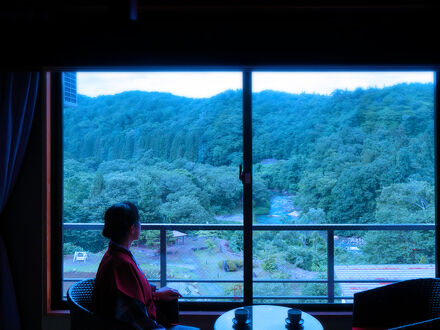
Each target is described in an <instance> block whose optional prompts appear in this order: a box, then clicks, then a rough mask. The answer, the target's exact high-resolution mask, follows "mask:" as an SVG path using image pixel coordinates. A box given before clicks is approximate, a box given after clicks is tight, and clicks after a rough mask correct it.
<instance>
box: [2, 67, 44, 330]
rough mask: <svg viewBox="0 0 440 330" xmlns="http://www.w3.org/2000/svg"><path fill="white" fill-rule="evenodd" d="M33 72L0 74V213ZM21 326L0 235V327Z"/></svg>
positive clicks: (24, 124) (31, 101)
mask: <svg viewBox="0 0 440 330" xmlns="http://www.w3.org/2000/svg"><path fill="white" fill-rule="evenodd" d="M38 79H39V74H38V73H35V72H19V73H12V72H7V73H0V214H1V213H2V212H3V209H4V207H5V205H6V202H7V200H8V197H9V195H10V193H11V191H12V188H13V186H14V183H15V181H16V179H17V176H18V173H19V171H20V167H21V163H22V161H23V157H24V153H25V150H26V146H27V142H28V139H29V135H30V131H31V127H32V120H33V118H34V111H35V104H36V100H37V92H38ZM3 329H8V330H15V329H20V319H19V314H18V309H17V303H16V298H15V292H14V287H13V281H12V276H11V271H10V268H9V262H8V257H7V253H6V249H5V245H4V242H3V239H2V236H1V235H0V330H3Z"/></svg>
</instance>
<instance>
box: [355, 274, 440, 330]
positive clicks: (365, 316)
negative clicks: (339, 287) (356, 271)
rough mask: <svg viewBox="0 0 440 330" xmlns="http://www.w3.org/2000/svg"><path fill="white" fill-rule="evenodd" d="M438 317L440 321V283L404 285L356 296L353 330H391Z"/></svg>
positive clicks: (427, 281)
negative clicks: (381, 329)
mask: <svg viewBox="0 0 440 330" xmlns="http://www.w3.org/2000/svg"><path fill="white" fill-rule="evenodd" d="M437 317H440V279H436V278H425V279H415V280H408V281H402V282H398V283H394V284H389V285H386V286H383V287H379V288H375V289H372V290H367V291H363V292H358V293H355V294H354V303H353V329H355V328H360V329H362V328H375V327H376V328H384V329H387V328H393V327H401V326H404V325H406V326H408V325H411V324H412V323H417V322H423V321H427V320H431V319H434V318H437ZM414 326H415V325H414ZM403 329H411V328H403ZM414 329H419V328H414Z"/></svg>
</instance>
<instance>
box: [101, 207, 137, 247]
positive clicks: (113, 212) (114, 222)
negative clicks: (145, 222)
mask: <svg viewBox="0 0 440 330" xmlns="http://www.w3.org/2000/svg"><path fill="white" fill-rule="evenodd" d="M137 222H139V211H138V208H137V207H136V205H134V204H133V203H130V202H122V203H116V204H113V205H112V206H110V207H109V208H108V209H107V210H106V211H105V214H104V229H103V230H102V235H103V236H104V237H107V238H109V239H111V240H112V241H114V242H116V243H121V242H122V241H123V240H124V239H125V237H126V236H127V234H128V231H129V229H130V226H131V225H133V224H135V223H137Z"/></svg>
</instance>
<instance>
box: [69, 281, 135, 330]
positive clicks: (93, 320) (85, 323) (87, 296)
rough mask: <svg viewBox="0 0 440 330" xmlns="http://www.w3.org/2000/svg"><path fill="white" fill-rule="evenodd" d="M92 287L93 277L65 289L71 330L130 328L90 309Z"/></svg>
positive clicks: (116, 329) (120, 329)
mask: <svg viewBox="0 0 440 330" xmlns="http://www.w3.org/2000/svg"><path fill="white" fill-rule="evenodd" d="M94 287H95V279H93V278H91V279H87V280H83V281H79V282H77V283H75V284H73V285H72V286H71V287H70V288H69V290H68V291H67V301H68V303H69V308H70V325H71V330H89V329H90V330H100V329H106V330H122V329H124V330H127V329H131V326H128V325H126V324H123V323H121V322H119V321H117V320H109V319H106V318H103V317H101V316H99V315H95V314H94V313H93V312H92V311H91V307H92V299H93V298H92V297H93V289H94Z"/></svg>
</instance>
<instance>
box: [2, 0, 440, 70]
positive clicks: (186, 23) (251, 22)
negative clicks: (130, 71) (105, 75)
mask: <svg viewBox="0 0 440 330" xmlns="http://www.w3.org/2000/svg"><path fill="white" fill-rule="evenodd" d="M100 2H101V3H103V2H104V1H97V0H94V1H90V5H88V6H86V5H85V3H87V2H84V3H83V4H82V6H81V2H78V3H79V4H80V5H78V6H76V7H75V6H73V5H72V6H70V7H69V6H65V7H61V6H59V7H48V8H46V10H44V9H41V8H40V10H39V11H36V10H34V11H33V12H32V11H31V13H33V15H29V14H28V15H24V14H23V13H21V14H17V13H16V11H15V12H14V11H11V13H12V14H11V15H9V16H6V18H9V19H3V20H1V22H0V26H2V27H3V28H1V29H0V31H1V32H0V33H2V34H3V36H2V40H4V41H5V42H4V44H6V45H8V46H9V47H8V48H7V49H8V51H7V52H4V53H3V56H5V57H6V59H4V60H3V61H2V63H1V65H3V66H7V67H14V66H15V67H19V68H23V67H31V68H32V67H41V66H46V67H53V66H55V67H67V68H69V67H72V66H73V67H95V68H96V67H98V68H105V67H114V66H123V67H126V68H130V67H139V66H144V67H151V66H163V65H168V66H173V65H177V66H182V65H193V66H207V65H214V66H241V67H243V66H250V67H252V66H256V65H269V66H282V65H306V66H310V65H360V66H364V65H407V64H418V65H430V64H435V63H437V64H438V63H439V62H440V57H439V52H438V50H437V48H438V47H437V42H436V40H437V38H436V36H437V35H438V32H439V25H438V24H437V21H438V14H439V8H438V7H439V5H438V4H435V3H434V4H430V3H429V1H423V0H419V1H390V0H384V1H380V2H379V1H360V0H356V1H312V0H309V1H290V2H291V3H294V4H295V3H296V5H287V4H286V3H288V2H287V1H284V2H283V1H276V0H272V1H254V2H253V4H251V5H249V4H247V3H246V1H239V0H237V1H234V3H236V5H232V4H231V3H232V2H231V1H229V2H228V1H222V2H220V1H212V2H211V1H209V3H212V4H211V5H201V4H200V3H201V2H196V1H188V2H186V1H185V3H188V5H186V6H185V5H180V6H179V5H178V3H179V1H177V2H176V1H174V2H173V1H166V0H164V1H162V3H163V5H159V4H150V5H148V4H145V3H147V1H141V0H139V1H138V2H139V3H140V4H141V6H140V8H139V14H138V20H137V21H134V22H133V21H129V20H128V19H127V17H128V15H124V12H125V11H124V8H123V7H121V8H118V7H112V6H111V3H112V2H111V1H107V3H108V4H107V6H105V5H99V3H100ZM125 2H127V1H125ZM94 3H95V6H94V5H93V4H94ZM114 3H124V1H123V0H121V1H116V2H114ZM176 3H177V4H176ZM204 3H206V1H205V2H204ZM221 3H224V4H223V5H222V4H221ZM317 3H318V4H317ZM319 3H321V4H319ZM331 3H337V4H338V5H334V6H331V5H329V4H331ZM368 3H371V4H368ZM375 3H376V4H375ZM307 4H311V5H309V6H307ZM313 4H315V5H313ZM348 4H349V5H348ZM352 4H359V5H357V6H354V5H352ZM14 13H15V14H14ZM0 17H1V16H0ZM10 31H13V32H14V33H10Z"/></svg>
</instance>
